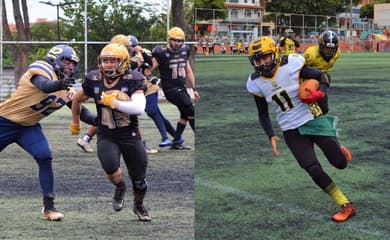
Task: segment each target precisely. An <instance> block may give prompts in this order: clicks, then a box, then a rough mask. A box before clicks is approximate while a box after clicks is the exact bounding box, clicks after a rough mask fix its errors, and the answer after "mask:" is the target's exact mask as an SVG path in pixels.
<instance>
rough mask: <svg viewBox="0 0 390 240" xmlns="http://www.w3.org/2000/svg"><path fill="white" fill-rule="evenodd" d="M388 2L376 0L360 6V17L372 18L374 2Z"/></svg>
mask: <svg viewBox="0 0 390 240" xmlns="http://www.w3.org/2000/svg"><path fill="white" fill-rule="evenodd" d="M380 3H390V0H376V1H374V2H371V3H369V4H366V5H364V6H362V7H361V8H360V18H368V19H373V18H374V4H380Z"/></svg>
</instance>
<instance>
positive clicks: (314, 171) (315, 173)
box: [305, 164, 323, 179]
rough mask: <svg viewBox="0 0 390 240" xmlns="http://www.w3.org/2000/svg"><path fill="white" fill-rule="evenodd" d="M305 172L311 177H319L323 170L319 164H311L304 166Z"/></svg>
mask: <svg viewBox="0 0 390 240" xmlns="http://www.w3.org/2000/svg"><path fill="white" fill-rule="evenodd" d="M305 170H306V172H307V173H308V174H309V175H310V176H311V178H313V179H319V178H320V177H321V175H322V173H323V170H322V168H321V166H320V165H319V164H313V165H310V166H308V167H306V168H305Z"/></svg>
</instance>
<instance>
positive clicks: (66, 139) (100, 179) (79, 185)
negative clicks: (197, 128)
mask: <svg viewBox="0 0 390 240" xmlns="http://www.w3.org/2000/svg"><path fill="white" fill-rule="evenodd" d="M160 107H161V110H162V112H163V113H164V114H165V116H166V117H168V119H170V120H171V123H172V124H174V125H176V121H177V119H178V115H179V113H178V111H177V109H176V107H174V106H173V105H171V104H165V103H164V104H160ZM89 108H90V109H94V106H93V105H89ZM140 119H141V120H140V125H141V131H142V133H143V135H144V138H145V139H146V140H147V142H148V145H149V146H151V147H154V148H156V146H157V145H158V143H159V142H160V135H159V133H158V130H157V128H156V127H155V125H154V123H153V122H152V120H151V119H149V118H148V117H147V116H146V114H144V115H142V116H141V118H140ZM70 121H71V113H70V111H69V110H68V109H67V108H66V107H64V108H62V109H61V110H60V111H58V112H56V113H54V114H53V115H52V116H49V117H48V118H46V119H44V120H43V121H42V126H43V129H44V131H45V134H46V136H47V138H48V139H49V143H50V145H51V149H52V152H53V158H54V160H53V167H54V170H55V189H56V195H57V197H56V203H57V205H56V207H57V208H58V209H59V210H61V211H62V212H63V213H64V215H65V219H64V220H63V221H62V222H48V221H44V220H41V219H40V212H41V208H42V197H41V193H40V188H39V182H38V177H37V176H38V171H37V164H36V163H35V162H34V160H33V158H32V157H31V156H29V155H28V154H27V153H25V152H24V151H23V150H22V149H21V148H20V147H19V146H17V145H16V144H12V145H10V146H9V147H8V148H6V149H5V150H4V151H2V152H1V153H0V158H1V159H0V216H1V218H0V239H12V240H15V239H21V240H26V239H31V240H35V239H39V240H42V239H71V240H76V239H83V240H84V239H99V240H108V239H136V240H145V239H194V197H193V192H194V175H193V172H194V150H191V151H174V150H169V149H160V152H159V153H158V154H154V155H149V166H148V173H147V180H148V182H149V191H148V194H147V196H146V199H145V203H146V206H147V207H148V208H149V212H150V215H151V216H152V218H153V219H152V222H150V223H143V222H139V221H138V219H137V218H136V217H135V215H134V214H133V213H132V194H131V183H130V180H129V178H128V174H127V171H126V167H125V166H124V163H123V161H122V166H123V170H125V171H124V179H125V180H126V182H127V185H128V191H127V195H126V201H125V207H124V209H123V210H122V211H121V212H114V210H113V209H112V205H111V199H112V194H113V192H114V187H113V185H112V184H111V183H109V181H108V180H107V179H106V177H105V174H104V171H103V170H102V168H101V166H100V163H99V161H98V159H97V156H96V153H95V154H87V153H83V152H82V151H81V149H79V148H78V147H77V146H76V144H75V143H76V140H77V136H72V135H70V133H69V131H68V126H69V123H70ZM85 127H86V126H85V125H84V129H85ZM184 138H185V141H186V143H187V144H188V145H190V146H194V135H193V132H192V130H191V128H190V127H188V128H187V129H186V131H185V132H184ZM92 143H93V146H94V148H95V149H96V145H95V144H96V138H95V139H94V140H92Z"/></svg>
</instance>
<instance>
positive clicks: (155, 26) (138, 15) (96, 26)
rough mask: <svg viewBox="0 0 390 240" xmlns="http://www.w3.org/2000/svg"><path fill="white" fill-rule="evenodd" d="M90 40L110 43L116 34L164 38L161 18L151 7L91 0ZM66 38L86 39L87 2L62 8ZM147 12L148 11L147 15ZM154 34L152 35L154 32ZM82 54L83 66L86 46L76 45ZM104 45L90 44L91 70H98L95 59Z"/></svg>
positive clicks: (89, 15)
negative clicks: (85, 16) (85, 13)
mask: <svg viewBox="0 0 390 240" xmlns="http://www.w3.org/2000/svg"><path fill="white" fill-rule="evenodd" d="M87 5H88V6H87V8H88V19H87V21H88V41H96V42H103V43H104V44H105V43H108V42H109V41H110V39H111V38H112V37H113V36H114V35H116V34H125V35H128V34H132V35H134V36H136V37H137V38H138V39H139V40H140V41H150V40H161V39H165V30H159V29H160V28H161V29H164V25H163V23H162V21H161V19H162V17H161V16H160V15H157V14H156V13H155V11H154V10H152V9H151V8H150V6H145V5H139V3H138V4H131V3H128V4H124V3H122V2H121V1H116V0H109V1H106V0H97V1H96V0H88V3H87ZM63 10H64V16H65V17H64V18H63V19H62V20H63V22H64V25H65V26H64V30H63V38H64V39H67V40H68V41H69V40H72V39H74V40H76V41H83V40H84V4H78V3H77V4H73V5H67V6H64V7H63ZM145 12H147V13H148V16H146V14H145ZM152 33H153V34H152ZM73 47H74V48H75V49H76V51H77V52H79V53H80V57H81V61H80V62H81V65H83V63H84V61H83V59H84V56H83V55H82V53H83V51H82V50H83V46H80V45H74V46H73ZM102 47H103V46H102V45H101V44H90V45H88V66H87V68H88V69H96V59H97V56H98V55H99V53H100V50H101V49H102ZM81 67H82V66H81Z"/></svg>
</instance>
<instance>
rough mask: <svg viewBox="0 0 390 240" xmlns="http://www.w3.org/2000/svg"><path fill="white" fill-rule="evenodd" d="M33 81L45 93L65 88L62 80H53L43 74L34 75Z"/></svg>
mask: <svg viewBox="0 0 390 240" xmlns="http://www.w3.org/2000/svg"><path fill="white" fill-rule="evenodd" d="M31 82H32V84H34V85H35V86H36V87H37V88H39V89H40V90H41V91H42V92H44V93H51V92H57V91H60V90H62V89H63V88H62V87H63V81H62V80H57V81H52V80H49V79H48V78H46V77H44V76H42V75H35V76H33V77H32V78H31Z"/></svg>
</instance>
